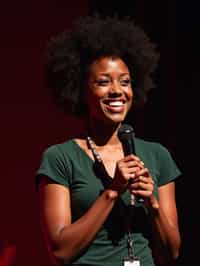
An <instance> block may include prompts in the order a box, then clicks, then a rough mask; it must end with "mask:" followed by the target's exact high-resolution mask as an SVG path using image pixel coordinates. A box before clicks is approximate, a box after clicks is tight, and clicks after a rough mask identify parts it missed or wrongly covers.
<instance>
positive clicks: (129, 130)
mask: <svg viewBox="0 0 200 266" xmlns="http://www.w3.org/2000/svg"><path fill="white" fill-rule="evenodd" d="M130 135H131V136H133V137H134V136H135V132H134V129H133V127H132V126H131V125H129V124H122V125H121V127H120V128H119V130H118V137H119V140H120V141H123V140H124V139H127V138H129V137H130Z"/></svg>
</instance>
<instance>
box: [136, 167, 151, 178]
mask: <svg viewBox="0 0 200 266" xmlns="http://www.w3.org/2000/svg"><path fill="white" fill-rule="evenodd" d="M136 175H137V176H138V177H139V176H146V177H150V173H149V170H148V169H147V168H142V169H140V170H139V171H138V172H137V173H136Z"/></svg>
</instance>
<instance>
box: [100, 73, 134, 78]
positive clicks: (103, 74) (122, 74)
mask: <svg viewBox="0 0 200 266" xmlns="http://www.w3.org/2000/svg"><path fill="white" fill-rule="evenodd" d="M98 75H101V76H106V77H110V74H108V73H104V72H102V73H99V74H98ZM125 75H129V76H130V74H129V73H128V72H126V73H121V74H120V76H125Z"/></svg>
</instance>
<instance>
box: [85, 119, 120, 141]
mask: <svg viewBox="0 0 200 266" xmlns="http://www.w3.org/2000/svg"><path fill="white" fill-rule="evenodd" d="M120 125H121V123H119V124H113V125H105V124H103V123H102V122H101V121H98V122H90V123H89V127H88V135H89V136H90V137H91V138H92V140H93V141H94V142H95V144H96V145H97V146H104V145H115V144H118V143H119V142H120V141H119V138H118V136H117V133H118V129H119V127H120Z"/></svg>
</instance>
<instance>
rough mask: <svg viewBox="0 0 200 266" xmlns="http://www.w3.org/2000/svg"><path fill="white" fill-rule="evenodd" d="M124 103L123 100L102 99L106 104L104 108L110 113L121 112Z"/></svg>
mask: <svg viewBox="0 0 200 266" xmlns="http://www.w3.org/2000/svg"><path fill="white" fill-rule="evenodd" d="M125 103H126V101H124V100H115V101H113V100H112V101H111V100H106V101H104V105H105V106H106V109H107V110H108V111H110V112H112V113H119V112H123V111H124V109H125Z"/></svg>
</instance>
